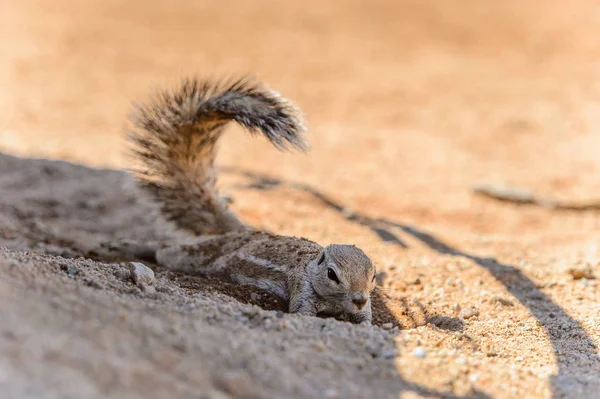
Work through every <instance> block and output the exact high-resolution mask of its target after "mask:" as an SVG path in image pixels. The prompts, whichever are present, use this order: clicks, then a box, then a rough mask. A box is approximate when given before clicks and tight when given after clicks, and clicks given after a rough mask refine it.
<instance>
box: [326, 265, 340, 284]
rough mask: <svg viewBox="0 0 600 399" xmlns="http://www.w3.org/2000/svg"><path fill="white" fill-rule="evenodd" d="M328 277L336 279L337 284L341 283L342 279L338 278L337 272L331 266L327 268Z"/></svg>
mask: <svg viewBox="0 0 600 399" xmlns="http://www.w3.org/2000/svg"><path fill="white" fill-rule="evenodd" d="M327 277H329V279H330V280H333V281H335V282H336V283H337V284H339V283H340V279H339V278H338V276H337V274H335V272H334V271H333V269H332V268H331V267H330V268H329V269H327Z"/></svg>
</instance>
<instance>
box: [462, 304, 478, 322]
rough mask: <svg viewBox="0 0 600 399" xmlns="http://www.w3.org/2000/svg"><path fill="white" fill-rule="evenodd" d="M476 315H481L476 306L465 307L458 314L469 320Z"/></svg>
mask: <svg viewBox="0 0 600 399" xmlns="http://www.w3.org/2000/svg"><path fill="white" fill-rule="evenodd" d="M475 316H479V310H478V309H477V308H476V307H470V308H464V309H463V310H461V311H460V314H459V315H458V317H459V318H460V319H461V320H467V319H470V318H471V317H475Z"/></svg>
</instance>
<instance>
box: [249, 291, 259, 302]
mask: <svg viewBox="0 0 600 399" xmlns="http://www.w3.org/2000/svg"><path fill="white" fill-rule="evenodd" d="M250 299H252V300H253V301H258V300H259V299H260V295H258V294H257V293H256V292H252V293H251V294H250Z"/></svg>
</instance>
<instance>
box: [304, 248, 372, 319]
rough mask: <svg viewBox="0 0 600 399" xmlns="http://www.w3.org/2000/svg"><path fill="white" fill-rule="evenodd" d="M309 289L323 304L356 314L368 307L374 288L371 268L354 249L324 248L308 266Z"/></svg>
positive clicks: (370, 263) (368, 262)
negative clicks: (322, 300)
mask: <svg viewBox="0 0 600 399" xmlns="http://www.w3.org/2000/svg"><path fill="white" fill-rule="evenodd" d="M309 274H310V281H311V283H312V286H313V289H314V290H315V292H316V293H317V295H319V296H320V297H321V298H323V299H324V300H326V301H327V302H329V303H331V304H332V305H335V306H336V307H341V308H342V309H343V310H344V311H346V312H349V313H356V312H358V311H361V310H363V309H365V308H366V307H367V306H369V304H370V300H371V299H370V296H371V291H373V288H375V266H374V265H373V262H371V259H369V257H368V256H367V255H366V254H365V253H364V252H363V251H362V250H361V249H360V248H357V247H355V246H354V245H340V244H333V245H329V246H327V247H325V248H324V249H323V250H322V251H321V253H320V254H319V255H318V257H317V258H316V259H314V260H313V261H312V262H311V263H310V265H309Z"/></svg>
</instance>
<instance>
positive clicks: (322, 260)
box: [317, 252, 325, 265]
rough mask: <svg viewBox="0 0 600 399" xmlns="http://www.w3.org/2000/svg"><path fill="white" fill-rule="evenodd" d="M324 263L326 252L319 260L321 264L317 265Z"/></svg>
mask: <svg viewBox="0 0 600 399" xmlns="http://www.w3.org/2000/svg"><path fill="white" fill-rule="evenodd" d="M323 262H325V252H323V253H322V254H321V257H320V258H319V262H317V264H318V265H321V264H323Z"/></svg>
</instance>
